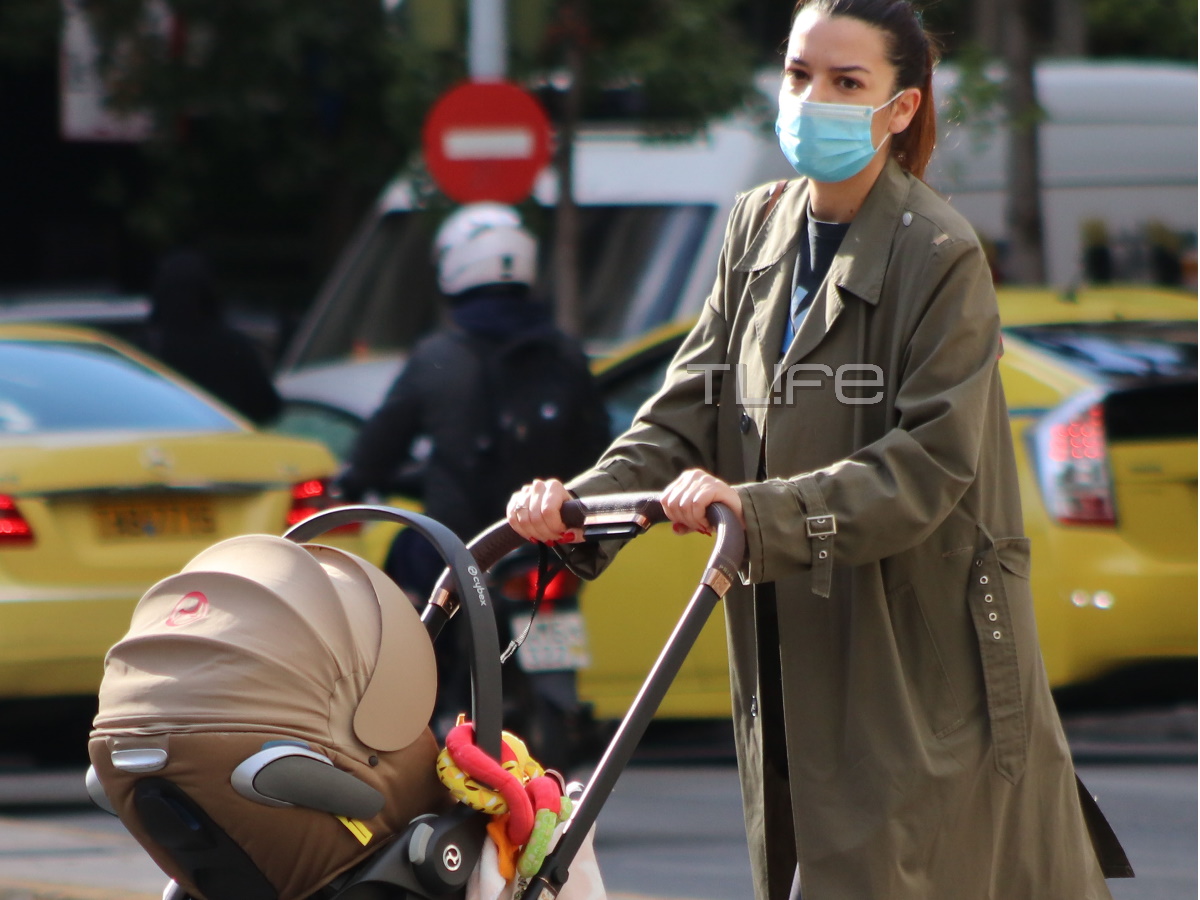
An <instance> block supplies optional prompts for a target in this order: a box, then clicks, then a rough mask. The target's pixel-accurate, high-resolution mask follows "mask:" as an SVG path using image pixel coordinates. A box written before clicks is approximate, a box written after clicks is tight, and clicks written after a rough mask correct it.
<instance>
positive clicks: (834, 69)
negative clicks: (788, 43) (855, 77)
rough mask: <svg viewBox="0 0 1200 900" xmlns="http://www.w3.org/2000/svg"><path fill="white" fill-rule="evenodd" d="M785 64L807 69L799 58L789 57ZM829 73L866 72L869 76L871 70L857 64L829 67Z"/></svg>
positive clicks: (805, 64) (807, 66)
mask: <svg viewBox="0 0 1200 900" xmlns="http://www.w3.org/2000/svg"><path fill="white" fill-rule="evenodd" d="M786 64H787V65H789V66H804V67H805V68H809V64H808V63H806V62H805V61H804V60H803V59H801V58H800V57H799V56H789V57H788V59H787V63H786ZM829 71H831V72H837V73H839V74H845V73H846V72H866V73H867V74H870V72H871V70H870V69H868V68H867V67H866V66H861V65H858V64H857V63H855V64H852V65H849V66H830V67H829Z"/></svg>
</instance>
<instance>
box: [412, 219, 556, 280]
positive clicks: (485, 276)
mask: <svg viewBox="0 0 1200 900" xmlns="http://www.w3.org/2000/svg"><path fill="white" fill-rule="evenodd" d="M433 261H434V263H435V264H436V265H437V270H438V287H439V288H441V290H442V293H443V294H447V295H448V296H454V295H456V294H461V293H463V291H468V290H470V289H471V288H475V287H480V286H481V285H485V284H525V285H532V284H533V282H534V279H535V278H536V277H537V241H536V239H535V238H534V237H533V235H532V234H530V233H529V232H528V231H526V230H525V229H524V228H523V227H521V217H520V215H519V214H518V213H517V211H516V210H515V209H513V208H512V207H511V206H505V205H504V204H502V203H471V204H469V205H467V206H464V207H463V208H462V209H460V210H458V211H457V212H455V213H453V214H452V215H451V216H450V217H449V218H447V219H446V221H445V222H443V223H442V227H441V228H440V229H438V233H437V237H436V238H435V239H434V242H433Z"/></svg>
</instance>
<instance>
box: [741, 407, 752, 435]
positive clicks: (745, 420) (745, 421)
mask: <svg viewBox="0 0 1200 900" xmlns="http://www.w3.org/2000/svg"><path fill="white" fill-rule="evenodd" d="M751 422H752V420H751V418H750V414H749V413H745V412H744V413H742V419H741V421H740V422H738V427H739V428H741V429H742V434H749V432H750V424H751Z"/></svg>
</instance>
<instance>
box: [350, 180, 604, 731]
mask: <svg viewBox="0 0 1200 900" xmlns="http://www.w3.org/2000/svg"><path fill="white" fill-rule="evenodd" d="M433 262H434V264H435V265H436V266H437V272H438V286H439V288H440V290H441V291H442V293H443V294H444V295H445V297H446V298H447V300H448V302H449V319H450V322H449V324H448V325H447V326H445V327H443V328H440V329H439V330H437V331H435V332H433V333H432V334H430V335H428V336H427V337H425V338H424V339H423V340H421V341H419V342H418V343H417V345H416V346H415V347H414V349H413V351H412V354H411V356H410V358H409V359H408V362H407V364H406V365H405V367H404V370H403V371H402V372H401V374H400V375H399V377H398V378H397V379H396V381H395V383H394V384H393V385H392V387H391V389H390V391H389V392H388V395H387V397H386V399H385V400H384V401H383V404H382V405H381V406H380V407H379V409H378V410H377V411H376V412H375V413H374V414H373V415H372V416H371V418H370V419H369V420H368V421H367V422H366V424H365V425H364V426H363V429H362V431H361V432H360V433H359V436H358V439H357V441H356V443H355V445H354V448H353V449H352V451H351V453H350V456H349V460H348V464H347V467H346V468H345V470H344V471H343V473H342V474H341V476H340V477H339V479H338V484H337V486H338V488H339V489H340V491H341V494H342V496H343V498H344V499H345V500H347V501H351V502H354V501H357V500H358V499H360V498H361V497H362V496H363V495H364V494H365V493H366V492H368V491H374V492H378V493H380V494H383V495H385V496H386V495H387V494H388V493H393V492H395V490H394V488H395V483H394V480H393V479H394V474H395V473H396V471H397V470H398V469H399V468H400V467H401V466H403V465H404V464H405V463H409V464H411V462H412V460H413V458H414V456H420V457H423V458H422V459H421V460H420V466H419V477H418V478H417V482H418V491H419V499H420V500H421V501H422V502H423V504H424V511H425V513H426V514H427V515H429V516H431V517H432V518H434V519H436V520H438V521H439V522H441V523H443V524H444V525H446V526H447V527H449V528H450V529H451V530H452V531H454V532H455V533H456V534H457V535H459V537H461V538H463V539H464V540H467V539H469V538H471V537H473V536H474V535H475V534H477V533H478V532H479V531H481V530H482V529H483V528H485V527H486V526H488V525H490V524H492V523H493V522H495V521H497V520H498V519H501V518H502V517H503V516H504V502H505V500H506V499H507V497H508V496H509V495H510V494H511V492H512V491H513V490H515V489H516V488H518V487H519V486H520V485H521V484H522V483H524V481H525V480H526V478H524V477H523V476H522V473H521V472H519V471H512V462H511V461H510V460H504V459H501V458H498V457H497V455H496V453H495V451H494V445H496V444H497V443H499V442H500V441H501V440H502V438H503V435H497V434H496V431H497V429H498V428H499V427H500V426H498V425H497V424H496V418H497V416H496V410H497V407H498V406H499V405H502V404H504V403H506V402H508V401H509V400H510V399H513V398H509V397H505V396H502V394H503V392H504V391H505V390H506V389H507V390H510V391H511V390H516V389H517V388H514V387H511V386H509V387H507V388H506V385H505V384H504V383H503V379H501V378H499V377H498V376H497V375H496V374H495V372H496V369H495V368H494V364H493V363H494V360H495V359H496V358H499V357H501V356H502V355H503V354H505V353H515V354H516V355H517V356H524V357H525V358H530V354H531V353H533V352H535V351H536V352H543V353H545V352H550V353H551V354H552V358H553V359H554V360H555V362H556V364H557V365H556V372H558V373H559V374H555V375H550V373H549V372H547V375H546V377H545V378H544V379H542V380H543V381H546V380H553V381H555V382H558V383H560V385H559V386H560V389H561V383H562V382H564V381H565V382H570V383H571V384H573V385H574V387H573V389H572V391H571V393H570V394H569V399H568V400H565V401H563V402H560V403H558V404H557V405H558V406H561V407H563V408H562V409H560V410H557V411H556V415H557V416H559V417H560V420H559V422H558V425H559V428H558V430H556V431H553V432H551V433H550V435H551V436H550V437H544V438H543V439H542V444H545V443H546V442H547V441H549V442H552V443H555V444H558V445H559V446H556V447H553V448H547V447H545V446H542V447H540V448H539V450H540V451H541V453H540V456H541V458H542V459H543V464H544V465H546V466H548V467H549V468H552V469H556V470H559V471H560V472H561V473H562V474H574V473H576V472H579V471H582V470H584V469H586V468H587V467H588V466H589V465H591V464H592V463H593V462H594V461H595V460H596V458H597V457H598V456H599V454H600V452H601V451H602V450H603V449H604V448H605V446H607V443H608V440H609V436H610V435H609V427H608V416H607V413H606V411H605V409H604V405H603V400H602V398H601V396H600V394H599V391H598V389H597V387H596V385H595V383H594V381H593V379H592V377H591V375H590V372H589V370H588V364H587V358H586V356H585V355H584V353H583V350H582V348H581V347H580V346H579V344H578V343H577V342H576V341H574V340H572V339H570V338H568V337H567V336H566V335H564V334H563V333H562V332H561V331H560V330H559V329H557V328H556V327H555V325H554V321H553V315H552V310H551V308H550V306H549V305H548V304H546V303H544V302H541V301H539V300H538V299H535V297H534V296H533V290H532V288H533V284H534V281H535V279H536V274H537V241H536V239H535V238H534V236H533V235H532V234H531V233H530V232H529V231H528V230H527V229H525V228H524V227H523V226H522V223H521V218H520V215H519V214H518V213H517V211H516V210H515V209H513V208H512V207H509V206H504V205H501V204H497V203H476V204H471V205H468V206H464V207H462V208H460V209H459V210H457V211H456V212H455V213H453V214H451V215H450V216H449V217H448V218H447V219H446V220H445V222H444V223H443V224H442V226H441V228H440V229H439V230H438V232H437V235H436V238H435V240H434V246H433ZM562 367H565V371H566V375H565V376H564V375H562V374H561V372H562V371H563V368H562ZM542 387H544V385H538V384H532V385H527V386H526V387H524V388H521V389H522V390H524V391H525V392H526V393H529V394H534V393H536V391H537V390H539V389H541V388H542ZM517 399H519V398H517ZM539 402H540V401H539ZM547 450H551V451H552V452H553V459H554V461H553V462H545V459H546V458H547V457H546V456H545V451H547ZM530 455H539V454H530ZM546 474H557V473H556V472H549V471H548V472H547V473H546ZM384 568H385V570H386V571H387V572H388V574H390V575H391V576H392V577H393V578H394V579H395V580H396V582H397V583H398V584H400V586H401V587H402V588H404V589H405V590H406V591H407V592H408V593H409V594H410V596H412V597H413V599H414V601H423V600H424V599H425V598H426V597H428V595H429V593H430V591H431V590H432V587H433V585H434V583H435V582H436V580H437V577H438V576H439V575H440V574H441V571H442V568H443V564H442V561H441V559H440V557H439V556H438V555H437V554H436V552H434V551H433V549H432V547H431V546H430V545H429V544H428V542H426V541H425V540H424V539H423V538H421V537H420V536H418V535H417V534H416V533H415V532H411V531H402V532H400V534H399V535H398V536H397V538H396V540H395V541H394V542H393V544H392V547H391V549H390V551H389V553H388V558H387V561H386V563H385V565H384ZM454 625H455V622H453V621H452V622H451V624H450V626H449V628H450V629H453V628H454ZM460 630H461V629H460ZM438 643H439V650H442V652H440V653H439V661H440V663H441V665H440V669H441V672H440V674H441V676H442V678H441V683H442V687H441V691H440V692H439V701H441V702H443V704H444V705H442V706H440V707H439V708H440V709H443V710H444V711H446V712H447V713H451V714H452V713H453V712H457V711H458V710H461V709H467V708H469V694H467V684H466V679H465V674H464V673H465V667H464V666H463V665H462V662H461V659H458V660H454V661H453V662H451V660H449V659H448V657H449V656H450V655H451V654H450V653H449V652H447V651H445V650H443V649H442V648H446V647H449V648H451V649H452V650H455V651H457V650H459V649H460V644H461V641H460V640H459V639H457V636H456V635H453V634H447V635H443V636H442V638H441V639H439V642H438ZM453 655H457V652H455V653H454V654H453Z"/></svg>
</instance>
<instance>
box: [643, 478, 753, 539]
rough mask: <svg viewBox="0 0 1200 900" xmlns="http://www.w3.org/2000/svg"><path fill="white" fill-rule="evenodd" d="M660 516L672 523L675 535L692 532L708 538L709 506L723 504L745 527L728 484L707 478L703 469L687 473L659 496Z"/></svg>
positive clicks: (735, 495)
mask: <svg viewBox="0 0 1200 900" xmlns="http://www.w3.org/2000/svg"><path fill="white" fill-rule="evenodd" d="M660 500H661V502H662V507H663V512H665V513H666V514H667V518H668V519H670V520H671V521H672V522H674V523H675V525H674V528H675V533H676V534H688V533H689V532H692V531H699V532H703V533H704V534H709V533H710V532H709V524H708V517H707V516H706V515H705V513H706V512H707V511H708V507H709V506H710V505H711V504H713V503H724V504H725V505H726V506H728V507H729V508H730V509H731V510H732V511H733V514H734V515H735V516H737V518H738V521H739V522H741V523H742V526H743V527H745V525H746V521H745V518H744V517H743V515H742V498H741V497H739V496H738V492H737V491H735V490H734V489H733V488H731V487H730V486H729V485H728V484H726V483H725V482H724V481H722V480H721V479H720V478H717V477H716V476H715V475H710V474H709V473H708V472H705V471H704V470H703V469H688V470H687V471H686V472H684V473H683V474H682V475H680V476H679V477H678V478H676V479H675V480H674V481H672V482H671V483H670V484H669V485H667V487H666V490H664V491H663V492H662V496H661V498H660Z"/></svg>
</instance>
